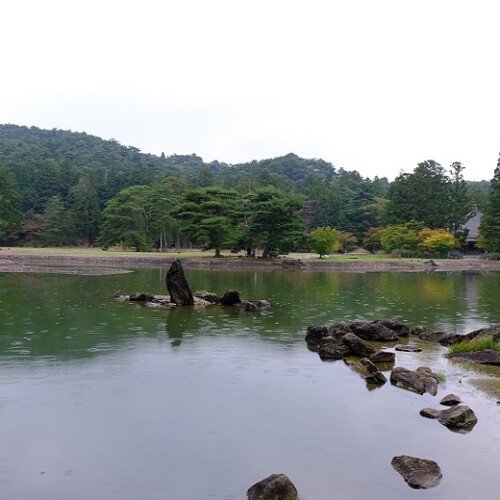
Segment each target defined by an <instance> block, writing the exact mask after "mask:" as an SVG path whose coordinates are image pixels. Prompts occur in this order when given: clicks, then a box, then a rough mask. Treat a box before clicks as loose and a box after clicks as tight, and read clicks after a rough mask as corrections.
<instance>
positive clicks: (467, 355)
mask: <svg viewBox="0 0 500 500" xmlns="http://www.w3.org/2000/svg"><path fill="white" fill-rule="evenodd" d="M447 356H448V357H449V358H459V359H466V360H468V361H474V362H475V363H480V364H482V365H500V352H498V351H494V350H493V349H484V350H483V351H476V352H461V353H456V354H455V353H450V354H448V355H447Z"/></svg>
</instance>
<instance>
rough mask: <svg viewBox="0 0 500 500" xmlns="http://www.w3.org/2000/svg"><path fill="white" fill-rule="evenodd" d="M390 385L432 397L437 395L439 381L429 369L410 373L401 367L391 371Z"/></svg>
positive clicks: (419, 369) (420, 369)
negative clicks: (426, 393)
mask: <svg viewBox="0 0 500 500" xmlns="http://www.w3.org/2000/svg"><path fill="white" fill-rule="evenodd" d="M390 378H391V384H393V385H395V386H396V387H401V388H403V389H408V390H409V391H413V392H416V393H418V394H424V392H428V393H429V394H431V395H432V396H435V395H436V394H437V386H438V383H439V379H437V378H435V377H434V374H433V373H432V372H431V370H430V369H425V368H422V367H420V368H418V369H417V371H411V370H408V369H406V368H403V367H399V366H398V367H396V368H393V369H392V371H391V377H390Z"/></svg>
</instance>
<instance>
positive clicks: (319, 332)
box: [305, 325, 328, 345]
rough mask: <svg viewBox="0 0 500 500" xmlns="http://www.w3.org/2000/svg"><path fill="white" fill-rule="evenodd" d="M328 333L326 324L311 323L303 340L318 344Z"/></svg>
mask: <svg viewBox="0 0 500 500" xmlns="http://www.w3.org/2000/svg"><path fill="white" fill-rule="evenodd" d="M327 335H328V329H327V328H326V326H316V325H311V326H308V327H307V332H306V337H305V341H306V342H307V343H308V344H312V345H318V344H319V343H320V342H321V340H322V339H323V338H324V337H326V336H327Z"/></svg>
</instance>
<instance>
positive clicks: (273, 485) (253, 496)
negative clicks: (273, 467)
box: [247, 474, 299, 500]
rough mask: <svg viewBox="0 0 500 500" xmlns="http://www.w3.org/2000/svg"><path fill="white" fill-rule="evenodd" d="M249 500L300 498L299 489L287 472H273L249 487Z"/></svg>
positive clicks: (292, 499) (297, 499)
mask: <svg viewBox="0 0 500 500" xmlns="http://www.w3.org/2000/svg"><path fill="white" fill-rule="evenodd" d="M247 499H248V500H299V495H298V493H297V489H296V488H295V486H294V485H293V483H292V482H291V481H290V479H289V478H288V477H287V476H286V475H285V474H272V475H271V476H269V477H266V478H265V479H263V480H262V481H259V482H258V483H255V484H254V485H253V486H251V487H250V488H248V491H247Z"/></svg>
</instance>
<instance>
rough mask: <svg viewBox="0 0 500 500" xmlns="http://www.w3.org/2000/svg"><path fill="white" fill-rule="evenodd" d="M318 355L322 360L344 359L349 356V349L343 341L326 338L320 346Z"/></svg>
mask: <svg viewBox="0 0 500 500" xmlns="http://www.w3.org/2000/svg"><path fill="white" fill-rule="evenodd" d="M318 354H319V357H320V358H321V359H344V358H345V357H346V356H348V355H349V348H348V347H347V346H346V345H344V344H343V343H342V341H341V340H338V339H335V338H333V337H326V338H324V339H323V340H322V341H321V343H320V344H319V348H318Z"/></svg>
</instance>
